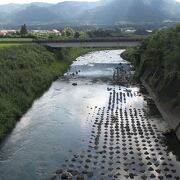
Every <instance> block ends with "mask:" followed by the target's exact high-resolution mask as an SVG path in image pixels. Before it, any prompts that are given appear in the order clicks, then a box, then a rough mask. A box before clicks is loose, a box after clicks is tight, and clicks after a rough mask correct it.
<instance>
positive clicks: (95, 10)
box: [0, 0, 180, 25]
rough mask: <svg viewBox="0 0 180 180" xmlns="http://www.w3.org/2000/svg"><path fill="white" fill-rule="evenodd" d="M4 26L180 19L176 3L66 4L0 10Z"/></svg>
mask: <svg viewBox="0 0 180 180" xmlns="http://www.w3.org/2000/svg"><path fill="white" fill-rule="evenodd" d="M0 12H1V14H2V15H1V18H0V23H1V24H7V23H11V24H14V25H19V24H22V23H27V24H38V23H39V24H44V23H46V24H48V23H50V22H51V23H57V24H60V23H64V22H66V23H68V22H71V23H73V22H74V23H79V24H105V25H113V24H119V23H124V22H128V23H134V22H136V23H138V22H139V23H142V22H143V23H144V22H146V23H148V22H162V21H164V20H173V21H176V20H179V19H180V3H178V2H177V1H176V0H126V1H124V0H101V1H98V2H75V1H67V2H61V3H58V4H47V3H30V4H22V5H20V4H7V5H1V6H0Z"/></svg>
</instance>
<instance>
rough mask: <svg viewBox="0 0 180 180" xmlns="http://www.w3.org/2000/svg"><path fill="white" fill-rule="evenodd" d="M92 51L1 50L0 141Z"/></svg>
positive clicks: (77, 49)
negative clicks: (65, 73)
mask: <svg viewBox="0 0 180 180" xmlns="http://www.w3.org/2000/svg"><path fill="white" fill-rule="evenodd" d="M94 50H96V49H92V48H61V49H56V50H54V49H50V50H47V49H46V48H45V47H42V46H40V45H21V46H16V45H15V46H6V48H1V50H0V92H1V93H0V139H2V138H3V137H4V136H5V135H7V133H8V132H9V131H11V130H12V128H13V127H14V126H15V124H16V122H17V121H18V120H19V119H20V117H21V116H22V115H23V114H24V113H25V112H26V111H27V109H29V107H30V106H31V105H32V103H33V101H34V99H36V98H37V97H38V96H40V95H41V94H42V93H43V92H44V91H45V90H46V89H47V88H48V87H49V86H50V84H51V83H52V82H53V81H54V80H55V79H56V78H57V77H59V76H60V75H63V73H64V72H65V71H66V70H67V68H68V67H69V65H70V64H71V63H72V61H73V60H74V59H76V58H77V57H78V56H80V55H82V54H86V53H87V52H90V51H94Z"/></svg>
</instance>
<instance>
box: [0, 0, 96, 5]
mask: <svg viewBox="0 0 180 180" xmlns="http://www.w3.org/2000/svg"><path fill="white" fill-rule="evenodd" d="M63 1H68V0H0V4H8V3H19V4H25V3H31V2H47V3H58V2H63ZM71 1H89V2H93V1H98V0H71Z"/></svg>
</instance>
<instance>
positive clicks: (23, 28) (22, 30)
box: [20, 24, 28, 35]
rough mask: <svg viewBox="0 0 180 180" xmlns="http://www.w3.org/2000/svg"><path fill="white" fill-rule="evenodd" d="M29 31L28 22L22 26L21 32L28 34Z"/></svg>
mask: <svg viewBox="0 0 180 180" xmlns="http://www.w3.org/2000/svg"><path fill="white" fill-rule="evenodd" d="M27 33H28V30H27V26H26V24H24V25H23V26H21V30H20V34H21V35H26V34H27Z"/></svg>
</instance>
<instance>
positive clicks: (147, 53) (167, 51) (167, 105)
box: [122, 25, 180, 139]
mask: <svg viewBox="0 0 180 180" xmlns="http://www.w3.org/2000/svg"><path fill="white" fill-rule="evenodd" d="M122 57H123V58H125V59H126V60H128V61H131V62H132V63H133V64H134V65H135V66H136V76H137V77H138V78H140V79H141V82H142V83H143V84H144V85H145V87H146V88H147V90H148V91H149V93H150V94H151V96H152V97H153V99H154V101H155V103H156V105H157V107H158V109H159V111H160V112H161V114H162V116H163V118H164V119H165V120H166V121H168V122H169V125H170V126H171V128H172V129H173V130H174V131H175V132H176V134H177V136H178V138H179V139H180V25H177V26H174V27H172V28H169V29H165V30H161V31H159V32H157V33H156V34H154V35H152V36H150V37H149V38H147V39H146V40H145V41H144V42H143V43H142V45H141V46H140V47H139V48H136V49H134V48H131V49H128V50H127V51H126V52H124V53H123V54H122Z"/></svg>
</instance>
